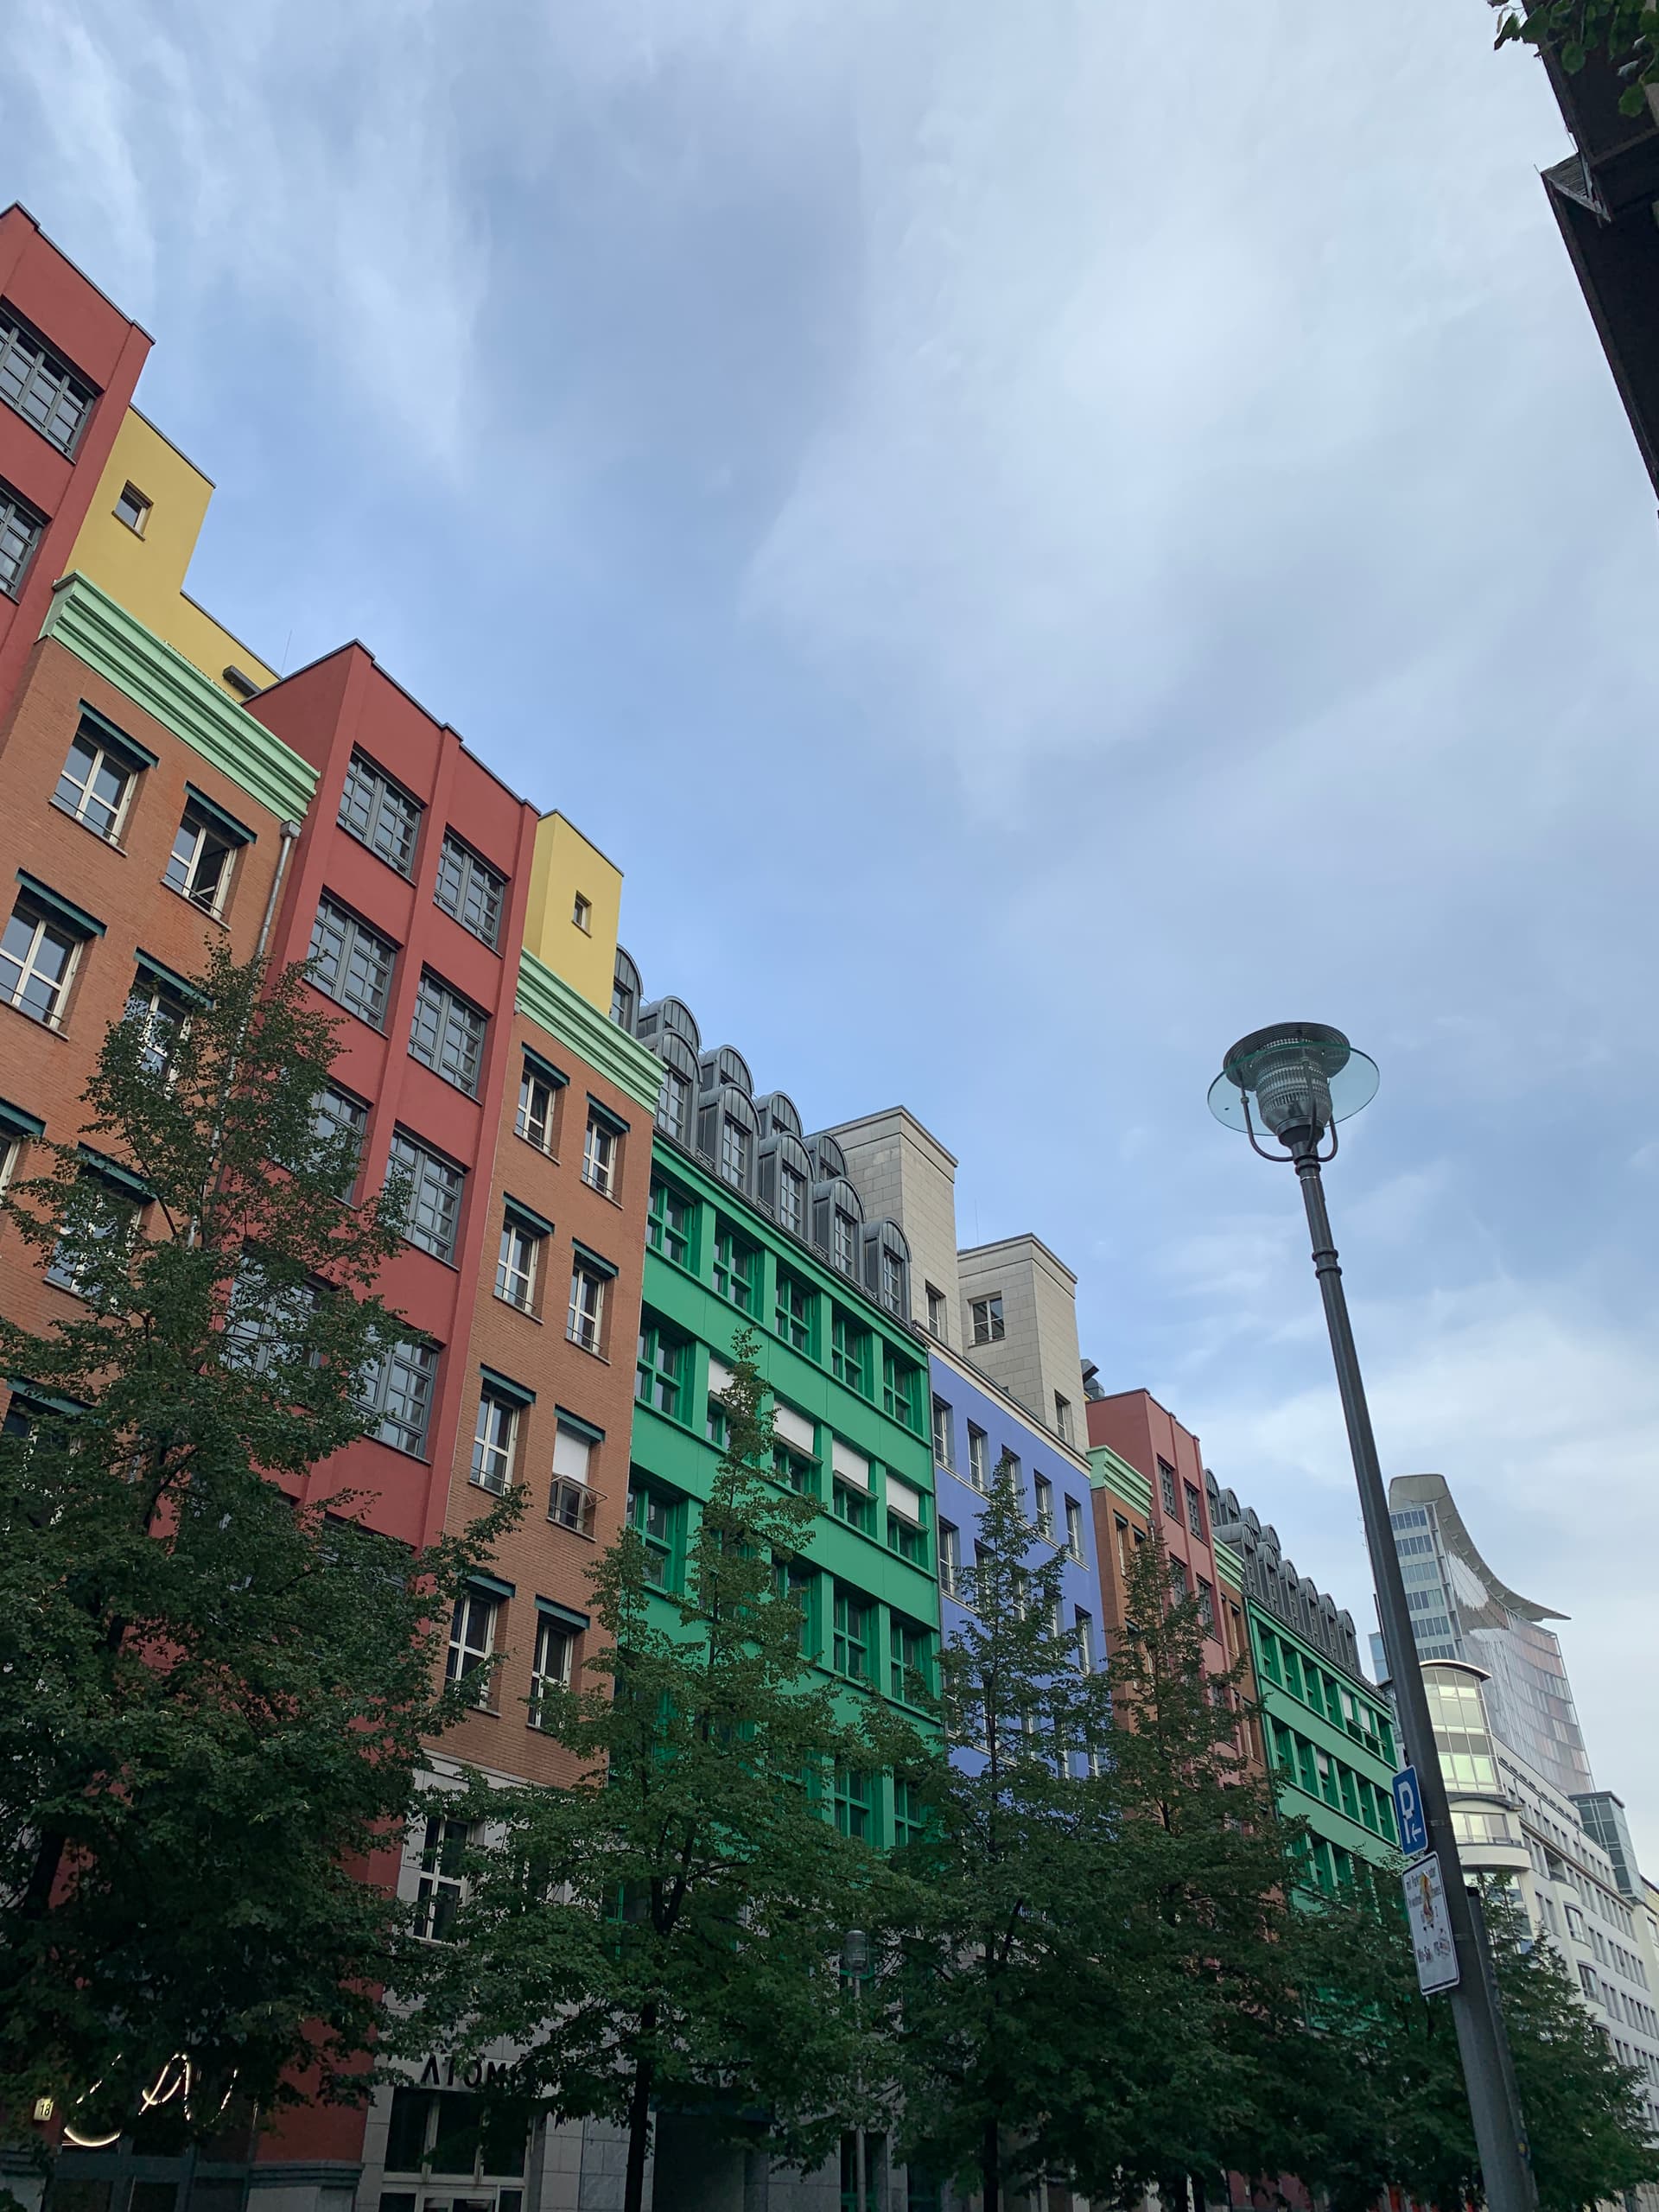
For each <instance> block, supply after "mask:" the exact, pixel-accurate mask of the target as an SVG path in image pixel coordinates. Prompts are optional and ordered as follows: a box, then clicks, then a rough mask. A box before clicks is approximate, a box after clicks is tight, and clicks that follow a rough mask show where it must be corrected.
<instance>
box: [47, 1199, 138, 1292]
mask: <svg viewBox="0 0 1659 2212" xmlns="http://www.w3.org/2000/svg"><path fill="white" fill-rule="evenodd" d="M80 1192H85V1194H86V1196H85V1198H84V1199H80V1202H79V1204H78V1205H77V1206H76V1209H75V1214H74V1226H73V1235H68V1236H64V1237H63V1238H62V1239H61V1240H60V1242H59V1243H58V1244H57V1246H56V1247H55V1249H54V1251H53V1254H52V1257H51V1258H50V1260H48V1262H47V1268H46V1279H47V1281H48V1282H50V1283H55V1284H56V1285H57V1287H58V1288H59V1289H60V1290H68V1291H73V1293H74V1294H75V1296H76V1297H77V1298H86V1299H89V1300H92V1302H93V1303H94V1304H96V1305H102V1304H105V1303H106V1302H107V1300H106V1299H105V1296H104V1295H103V1294H102V1293H100V1292H99V1286H98V1283H97V1282H96V1281H95V1277H96V1275H97V1274H98V1271H99V1267H100V1264H101V1262H102V1260H103V1258H104V1255H105V1253H108V1254H110V1255H111V1257H112V1258H113V1257H116V1256H118V1255H122V1254H124V1253H126V1252H129V1251H130V1249H131V1248H132V1245H133V1243H134V1242H135V1240H136V1238H137V1234H138V1222H139V1215H140V1213H141V1211H142V1207H141V1205H140V1204H139V1201H138V1200H137V1198H134V1197H130V1196H129V1195H128V1194H127V1193H126V1192H124V1191H119V1190H117V1189H115V1188H113V1187H112V1186H111V1185H109V1184H107V1183H105V1181H104V1179H103V1178H102V1177H101V1176H99V1175H83V1176H82V1177H81V1179H80V1184H79V1191H78V1192H77V1198H79V1193H80ZM109 1287H111V1286H110V1285H108V1284H107V1283H106V1285H105V1289H106V1290H107V1289H108V1288H109Z"/></svg>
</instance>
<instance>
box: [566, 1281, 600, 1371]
mask: <svg viewBox="0 0 1659 2212" xmlns="http://www.w3.org/2000/svg"><path fill="white" fill-rule="evenodd" d="M607 1281H608V1277H607V1276H606V1275H604V1274H601V1272H600V1270H599V1269H598V1268H596V1267H594V1264H593V1263H592V1262H591V1261H588V1260H584V1259H581V1258H578V1259H577V1261H576V1263H575V1266H574V1267H573V1268H571V1270H570V1308H569V1313H568V1314H567V1315H566V1317H565V1324H564V1333H565V1335H566V1336H567V1337H568V1338H569V1340H570V1342H571V1343H572V1344H579V1345H580V1346H581V1347H582V1351H594V1352H596V1351H599V1350H600V1349H601V1338H602V1336H603V1333H604V1323H605V1285H606V1282H607Z"/></svg>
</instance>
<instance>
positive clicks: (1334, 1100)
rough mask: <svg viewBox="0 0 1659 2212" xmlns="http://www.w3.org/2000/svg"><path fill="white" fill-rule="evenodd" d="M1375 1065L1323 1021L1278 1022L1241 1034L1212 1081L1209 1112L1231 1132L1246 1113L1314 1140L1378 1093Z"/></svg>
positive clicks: (1271, 1128) (1282, 1134)
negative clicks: (1304, 1133)
mask: <svg viewBox="0 0 1659 2212" xmlns="http://www.w3.org/2000/svg"><path fill="white" fill-rule="evenodd" d="M1378 1080H1379V1078H1378V1075H1377V1070H1376V1061H1375V1060H1373V1059H1370V1058H1367V1057H1366V1055H1365V1054H1364V1053H1363V1052H1356V1051H1355V1050H1354V1048H1353V1046H1351V1044H1350V1043H1349V1042H1348V1039H1346V1038H1345V1037H1344V1035H1343V1033H1342V1032H1341V1030H1340V1029H1330V1028H1327V1027H1325V1023H1324V1022H1322V1021H1281V1022H1280V1023H1279V1024H1277V1026H1276V1027H1274V1028H1272V1029H1257V1030H1255V1031H1253V1032H1252V1033H1251V1034H1250V1035H1249V1036H1248V1037H1242V1038H1240V1039H1239V1041H1238V1043H1237V1044H1236V1045H1235V1046H1233V1049H1232V1050H1231V1052H1229V1053H1228V1055H1227V1057H1226V1058H1225V1059H1224V1061H1223V1062H1222V1064H1221V1073H1220V1074H1219V1075H1218V1076H1217V1077H1216V1079H1215V1081H1214V1082H1213V1083H1212V1084H1211V1086H1210V1111H1211V1113H1212V1114H1213V1115H1214V1116H1215V1117H1216V1119H1217V1121H1218V1122H1223V1123H1224V1124H1225V1126H1226V1127H1227V1128H1230V1129H1243V1128H1248V1127H1249V1121H1248V1120H1247V1118H1246V1110H1245V1109H1246V1103H1247V1101H1248V1103H1249V1115H1250V1117H1251V1118H1253V1119H1254V1120H1255V1122H1257V1123H1258V1124H1259V1125H1260V1126H1261V1127H1262V1128H1264V1129H1265V1130H1267V1131H1268V1134H1269V1135H1273V1136H1275V1137H1278V1138H1280V1139H1281V1140H1283V1139H1285V1138H1287V1136H1288V1135H1290V1134H1291V1133H1292V1132H1296V1133H1300V1132H1301V1131H1303V1130H1307V1131H1310V1132H1311V1133H1312V1135H1313V1138H1314V1139H1315V1141H1317V1140H1318V1139H1319V1137H1320V1136H1322V1135H1324V1133H1325V1130H1326V1129H1328V1128H1330V1126H1331V1124H1332V1122H1345V1121H1346V1120H1347V1119H1348V1116H1350V1115H1351V1114H1357V1113H1358V1111H1359V1109H1360V1108H1361V1107H1362V1106H1369V1105H1370V1103H1371V1101H1372V1099H1373V1098H1375V1097H1376V1086H1377V1083H1378Z"/></svg>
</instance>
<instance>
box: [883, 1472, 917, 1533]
mask: <svg viewBox="0 0 1659 2212" xmlns="http://www.w3.org/2000/svg"><path fill="white" fill-rule="evenodd" d="M887 1510H888V1512H889V1513H896V1514H897V1515H898V1516H899V1519H900V1520H901V1521H908V1522H909V1523H910V1525H911V1527H912V1529H919V1528H920V1527H921V1525H922V1493H921V1492H920V1491H918V1490H912V1487H911V1485H910V1484H908V1483H904V1482H900V1481H899V1478H898V1476H897V1475H889V1476H888V1477H887Z"/></svg>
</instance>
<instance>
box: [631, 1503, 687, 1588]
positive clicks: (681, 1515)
mask: <svg viewBox="0 0 1659 2212" xmlns="http://www.w3.org/2000/svg"><path fill="white" fill-rule="evenodd" d="M628 1524H629V1526H630V1527H631V1528H632V1529H636V1530H637V1531H638V1532H639V1538H640V1541H642V1542H643V1543H644V1545H645V1555H646V1565H645V1579H646V1580H647V1581H648V1582H649V1583H650V1584H651V1586H652V1588H653V1589H655V1590H677V1589H678V1588H679V1586H680V1557H681V1551H682V1548H683V1539H684V1533H685V1501H684V1499H683V1498H680V1497H675V1496H674V1494H673V1493H672V1491H665V1490H660V1489H658V1486H657V1485H656V1484H654V1483H644V1482H640V1481H638V1480H637V1479H636V1480H632V1481H630V1483H629V1484H628Z"/></svg>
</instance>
